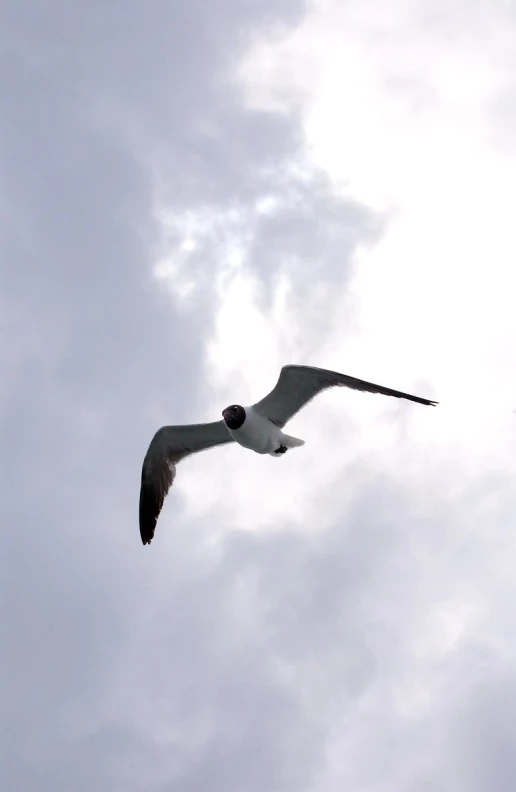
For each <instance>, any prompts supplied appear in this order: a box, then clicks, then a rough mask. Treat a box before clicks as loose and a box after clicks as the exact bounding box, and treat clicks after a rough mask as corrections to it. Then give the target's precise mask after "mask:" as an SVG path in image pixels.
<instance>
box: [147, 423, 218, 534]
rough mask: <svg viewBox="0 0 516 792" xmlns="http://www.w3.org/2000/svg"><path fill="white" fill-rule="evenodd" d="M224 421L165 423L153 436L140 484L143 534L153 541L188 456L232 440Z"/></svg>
mask: <svg viewBox="0 0 516 792" xmlns="http://www.w3.org/2000/svg"><path fill="white" fill-rule="evenodd" d="M232 442H233V438H232V437H231V435H230V434H229V432H228V430H227V428H226V424H225V423H224V421H215V422H213V423H206V424H186V425H184V426H162V427H161V429H158V431H157V432H156V434H155V435H154V437H153V438H152V440H151V443H150V445H149V449H148V451H147V453H146V455H145V459H144V460H143V466H142V480H141V487H140V514H139V518H140V535H141V538H142V542H143V544H144V545H145V544H150V543H151V541H152V539H153V537H154V532H155V530H156V523H157V521H158V517H159V515H160V512H161V509H162V508H163V503H164V501H165V498H166V496H167V494H168V491H169V490H170V487H171V486H172V484H173V482H174V479H175V476H176V465H177V464H178V462H180V461H181V460H182V459H184V457H186V456H189V455H190V454H195V453H197V452H198V451H204V450H206V449H208V448H214V447H215V446H218V445H223V444H224V443H232Z"/></svg>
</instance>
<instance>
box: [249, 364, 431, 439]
mask: <svg viewBox="0 0 516 792" xmlns="http://www.w3.org/2000/svg"><path fill="white" fill-rule="evenodd" d="M334 386H340V387H346V388H353V390H359V391H367V392H369V393H383V394H384V396H396V397H397V398H398V399H409V400H410V401H414V402H419V404H428V405H435V404H437V403H438V402H435V401H430V400H429V399H422V398H421V397H419V396H411V395H410V394H409V393H402V392H401V391H397V390H392V388H384V387H383V385H374V384H373V383H372V382H365V381H364V380H360V379H356V378H355V377H349V376H348V375H347V374H339V373H338V372H337V371H327V370H326V369H321V368H314V367H312V366H283V368H282V369H281V372H280V375H279V379H278V381H277V383H276V385H275V387H274V389H273V390H272V391H271V392H270V393H269V394H268V396H265V398H264V399H262V400H261V401H259V402H257V403H256V404H254V405H253V407H254V409H255V410H256V411H257V412H258V413H260V415H263V416H264V417H265V418H268V419H269V420H270V421H272V422H273V423H275V424H276V426H279V427H280V428H282V427H283V426H285V424H286V423H287V421H290V419H291V418H292V416H294V415H295V414H296V413H297V412H298V411H299V410H300V409H301V408H302V407H304V406H305V404H307V403H308V402H309V401H310V400H311V399H313V398H314V396H317V394H318V393H321V391H323V390H326V389H327V388H333V387H334Z"/></svg>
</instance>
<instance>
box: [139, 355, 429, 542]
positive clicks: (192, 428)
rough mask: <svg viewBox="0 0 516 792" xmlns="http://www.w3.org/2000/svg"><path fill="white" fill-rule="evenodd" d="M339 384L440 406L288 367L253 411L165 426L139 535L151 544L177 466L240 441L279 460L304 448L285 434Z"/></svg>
mask: <svg viewBox="0 0 516 792" xmlns="http://www.w3.org/2000/svg"><path fill="white" fill-rule="evenodd" d="M334 386H340V387H342V386H343V387H346V388H353V390H358V391H367V392H368V393H383V394H384V396H395V397H396V398H398V399H409V400H410V401H413V402H418V403H419V404H427V405H432V406H433V405H435V404H438V402H435V401H430V399H422V398H421V397H419V396H411V395H410V394H409V393H402V392H401V391H397V390H392V389H391V388H384V387H383V385H373V383H372V382H364V380H360V379H355V377H348V375H347V374H338V373H337V372H336V371H327V370H326V369H321V368H314V367H312V366H294V365H289V366H283V368H282V369H281V372H280V376H279V379H278V381H277V383H276V386H275V387H274V389H273V390H272V391H271V392H270V393H269V395H268V396H266V397H265V398H264V399H262V400H261V401H259V402H256V404H253V405H252V406H251V407H242V406H241V405H239V404H232V405H230V406H229V407H226V408H225V409H224V410H222V417H223V420H222V421H214V422H213V423H202V424H186V425H183V426H162V427H161V429H158V431H157V432H156V434H155V435H154V437H153V438H152V440H151V444H150V446H149V449H148V451H147V454H146V455H145V459H144V461H143V467H142V482H141V489H140V534H141V537H142V542H143V544H144V545H145V544H150V543H151V541H152V539H153V537H154V531H155V530H156V523H157V520H158V517H159V514H160V512H161V509H162V507H163V501H164V500H165V497H166V495H167V493H168V491H169V489H170V487H171V485H172V482H173V481H174V478H175V475H176V465H177V463H178V462H180V461H181V459H184V458H185V457H186V456H188V455H189V454H195V453H196V452H197V451H204V450H205V449H207V448H213V447H215V446H218V445H224V444H225V443H232V442H233V441H236V442H237V443H239V444H240V445H241V446H243V447H244V448H249V449H250V450H251V451H255V452H256V453H257V454H270V456H273V457H280V456H282V455H283V454H285V452H286V451H287V450H288V449H289V448H295V447H296V446H302V445H304V442H305V441H304V440H300V439H299V438H297V437H291V436H290V435H287V434H284V433H283V432H282V431H281V430H282V429H283V427H284V426H285V424H286V423H287V422H288V421H290V419H291V418H292V417H293V416H294V415H295V414H296V413H297V412H299V410H301V408H302V407H304V406H305V404H308V402H309V401H311V400H312V399H313V398H314V396H317V394H318V393H321V392H322V391H324V390H326V389H327V388H332V387H334Z"/></svg>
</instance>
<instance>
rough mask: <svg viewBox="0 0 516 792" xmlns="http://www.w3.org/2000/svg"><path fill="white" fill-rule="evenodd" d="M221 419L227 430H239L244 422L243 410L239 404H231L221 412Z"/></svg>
mask: <svg viewBox="0 0 516 792" xmlns="http://www.w3.org/2000/svg"><path fill="white" fill-rule="evenodd" d="M222 417H223V418H224V423H225V424H226V426H227V427H228V429H240V427H241V426H242V425H243V423H244V421H245V410H244V408H243V407H241V406H240V405H239V404H231V405H230V406H229V407H226V409H225V410H222Z"/></svg>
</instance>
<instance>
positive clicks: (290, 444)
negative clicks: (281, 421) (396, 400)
mask: <svg viewBox="0 0 516 792" xmlns="http://www.w3.org/2000/svg"><path fill="white" fill-rule="evenodd" d="M283 444H284V445H286V446H287V448H297V447H298V446H302V445H304V444H305V441H304V440H301V439H300V438H299V437H292V435H286V434H284V435H283Z"/></svg>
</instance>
